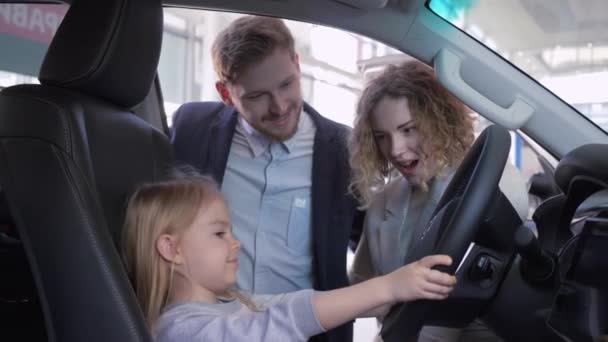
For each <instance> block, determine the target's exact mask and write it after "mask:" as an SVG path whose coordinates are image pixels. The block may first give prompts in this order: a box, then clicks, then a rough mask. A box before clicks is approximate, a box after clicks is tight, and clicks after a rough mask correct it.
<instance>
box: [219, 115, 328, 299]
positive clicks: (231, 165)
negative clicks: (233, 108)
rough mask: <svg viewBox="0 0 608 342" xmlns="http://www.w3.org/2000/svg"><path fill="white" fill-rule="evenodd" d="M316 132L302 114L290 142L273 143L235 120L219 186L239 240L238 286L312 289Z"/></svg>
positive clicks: (264, 291)
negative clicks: (313, 157)
mask: <svg viewBox="0 0 608 342" xmlns="http://www.w3.org/2000/svg"><path fill="white" fill-rule="evenodd" d="M315 132H316V128H315V126H314V123H313V122H312V120H311V119H310V117H309V116H308V114H306V113H305V112H304V111H302V112H301V113H300V119H299V122H298V128H297V131H296V133H295V134H294V136H293V137H291V138H290V139H288V140H286V141H283V142H276V141H272V140H270V139H269V138H267V137H265V136H263V135H262V134H260V133H259V132H257V131H256V130H255V129H254V128H253V127H251V126H250V125H249V124H248V123H247V122H246V121H245V120H244V119H242V118H241V117H239V121H238V123H237V125H236V131H235V134H234V137H233V138H232V145H231V148H230V155H229V156H228V164H227V166H226V172H225V174H224V181H223V183H222V193H223V194H224V195H225V196H226V200H227V201H228V206H229V208H230V215H231V219H232V225H233V231H234V234H235V236H236V237H237V238H238V239H239V240H240V241H241V253H240V255H239V270H238V272H237V286H238V288H240V289H242V290H244V291H247V292H250V293H255V294H275V293H284V292H291V291H295V290H299V289H306V288H312V285H313V276H312V229H311V185H312V156H313V145H314V137H315Z"/></svg>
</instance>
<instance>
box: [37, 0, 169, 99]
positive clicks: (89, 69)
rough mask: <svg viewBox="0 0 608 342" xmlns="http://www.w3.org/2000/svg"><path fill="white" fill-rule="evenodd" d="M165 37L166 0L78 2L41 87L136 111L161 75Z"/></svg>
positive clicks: (59, 32)
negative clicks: (157, 74) (57, 89)
mask: <svg viewBox="0 0 608 342" xmlns="http://www.w3.org/2000/svg"><path fill="white" fill-rule="evenodd" d="M162 32H163V9H162V4H161V0H75V1H73V3H72V5H71V6H70V9H69V10H68V12H67V13H66V16H65V18H64V20H63V22H62V23H61V25H60V26H59V28H58V30H57V33H56V35H55V37H54V39H53V41H52V42H51V44H50V46H49V49H48V51H47V53H46V56H45V58H44V61H43V63H42V66H41V69H40V74H39V79H40V83H41V84H45V85H52V86H60V87H64V88H69V89H74V90H77V91H80V92H83V93H85V94H88V95H91V96H94V97H101V98H104V99H106V100H107V101H110V102H112V103H114V104H116V105H118V106H122V107H126V108H130V107H133V106H134V105H136V104H138V103H140V102H141V101H142V100H143V99H144V97H145V96H146V95H147V94H148V92H149V90H150V87H151V85H152V82H153V80H154V77H155V75H156V69H157V66H158V60H159V57H160V48H161V41H162Z"/></svg>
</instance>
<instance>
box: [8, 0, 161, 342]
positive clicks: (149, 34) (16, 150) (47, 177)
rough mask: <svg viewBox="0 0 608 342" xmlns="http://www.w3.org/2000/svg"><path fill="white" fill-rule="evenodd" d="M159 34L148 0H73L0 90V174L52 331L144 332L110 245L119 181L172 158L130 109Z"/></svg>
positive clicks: (57, 334)
mask: <svg viewBox="0 0 608 342" xmlns="http://www.w3.org/2000/svg"><path fill="white" fill-rule="evenodd" d="M161 37H162V7H161V4H160V2H159V1H158V0H81V1H78V0H76V1H74V3H73V5H72V7H71V8H70V10H69V11H68V14H67V15H66V19H65V21H64V22H63V23H62V25H61V27H60V28H59V30H58V32H57V35H56V37H55V40H54V41H53V43H52V44H51V47H50V49H49V51H48V53H47V56H46V59H45V62H44V64H43V67H42V70H41V74H40V80H41V83H42V84H41V85H21V86H15V87H10V88H6V89H4V90H3V91H2V92H0V186H1V187H2V189H3V190H4V191H5V194H6V198H7V202H8V204H9V208H10V210H11V213H12V216H13V218H14V221H15V223H16V225H17V230H18V232H19V235H20V237H21V240H22V242H23V245H24V248H25V251H26V255H27V258H28V261H29V263H30V266H31V268H32V273H33V277H34V280H35V282H36V286H37V288H38V294H39V297H40V302H41V305H42V310H43V313H44V316H45V322H46V330H47V334H48V336H49V340H51V341H61V342H64V341H65V342H71V341H74V342H76V341H78V342H82V341H87V342H92V341H104V342H105V341H149V340H150V334H149V331H148V327H147V326H146V325H145V323H144V320H143V315H142V314H141V312H140V309H139V306H138V305H137V301H136V298H135V296H134V293H133V291H132V288H131V286H130V284H129V282H128V278H127V275H126V274H125V272H124V269H123V266H122V263H121V261H120V257H119V254H118V251H117V249H116V246H117V245H118V242H119V241H118V238H119V236H120V228H121V225H122V221H123V216H124V205H125V200H126V197H127V195H128V193H129V192H130V191H131V190H132V189H133V188H134V186H135V185H137V184H138V183H140V182H143V181H151V180H157V179H160V178H163V177H164V175H165V174H166V171H167V170H168V166H169V165H170V163H171V162H172V153H171V146H170V144H169V141H168V139H167V137H166V136H165V135H164V134H163V133H162V132H160V131H158V130H157V129H155V128H153V127H152V126H151V125H149V124H148V123H147V122H145V121H143V120H141V119H140V118H138V117H136V116H135V115H133V114H132V113H131V112H130V111H129V108H130V107H131V106H133V105H134V104H137V103H138V102H140V101H141V100H142V99H143V98H144V97H145V95H146V94H147V92H148V91H149V89H150V86H151V84H152V80H153V78H154V75H155V73H156V67H157V62H158V58H159V55H160V42H161Z"/></svg>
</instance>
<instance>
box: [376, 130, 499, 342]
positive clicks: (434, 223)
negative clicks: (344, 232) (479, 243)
mask: <svg viewBox="0 0 608 342" xmlns="http://www.w3.org/2000/svg"><path fill="white" fill-rule="evenodd" d="M510 146H511V137H510V135H509V132H508V131H507V130H506V129H505V128H503V127H500V126H497V125H492V126H489V127H487V128H486V129H485V130H484V131H483V132H482V133H481V135H479V137H478V138H477V140H476V141H475V143H474V144H473V146H472V147H471V149H470V150H469V151H468V152H467V154H466V156H465V158H464V160H463V161H462V163H461V164H460V166H459V167H458V169H457V170H456V173H455V174H454V176H453V178H452V180H451V181H450V183H449V185H448V186H447V188H446V190H445V192H444V193H443V196H442V197H441V199H440V201H439V204H438V205H437V209H435V212H434V213H433V216H432V218H431V219H430V220H429V223H428V224H427V226H426V227H425V228H424V231H423V233H422V234H421V237H420V238H419V239H418V241H415V242H414V243H413V244H412V246H414V248H412V250H411V251H410V252H409V253H408V255H407V257H406V261H405V264H408V263H410V262H413V261H416V260H419V259H420V258H422V257H424V256H427V255H432V254H447V255H449V256H451V257H452V261H453V262H452V265H450V266H438V267H436V269H438V270H440V271H443V272H447V273H450V274H454V273H455V271H456V269H457V267H458V265H459V264H460V262H461V261H462V259H463V257H464V255H465V254H466V252H467V250H468V249H469V245H470V244H471V242H473V240H474V238H475V236H476V235H477V233H478V230H479V226H480V225H481V223H482V221H483V219H484V217H485V215H486V212H487V210H488V209H489V207H490V204H491V202H492V198H493V197H494V196H495V194H496V192H497V191H498V182H499V180H500V178H501V175H502V173H503V170H504V167H505V163H506V161H507V158H508V156H509V149H510ZM438 225H440V226H441V227H438ZM432 229H436V231H437V232H440V233H439V234H433V233H432V232H431V231H432ZM437 229H438V230H437ZM441 232H442V233H441ZM433 235H435V236H433ZM437 236H439V238H438V239H437V240H436V239H435V238H436V237H437ZM431 304H432V303H431V302H430V301H424V300H420V301H415V302H408V303H401V304H397V305H394V306H393V307H392V308H391V310H390V312H389V313H388V315H387V316H386V317H385V319H384V321H383V324H382V331H381V334H382V339H383V340H384V341H385V342H395V341H404V340H407V338H410V337H414V336H416V335H417V334H418V332H419V331H420V329H421V328H422V326H423V325H424V320H425V316H426V313H427V312H428V310H429V309H430V305H431Z"/></svg>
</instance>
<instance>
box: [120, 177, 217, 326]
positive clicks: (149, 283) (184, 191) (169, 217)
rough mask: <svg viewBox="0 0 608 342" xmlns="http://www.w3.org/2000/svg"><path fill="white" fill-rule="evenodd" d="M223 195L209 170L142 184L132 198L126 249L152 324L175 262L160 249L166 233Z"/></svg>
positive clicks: (177, 231) (178, 231) (185, 223)
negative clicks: (205, 173) (206, 173)
mask: <svg viewBox="0 0 608 342" xmlns="http://www.w3.org/2000/svg"><path fill="white" fill-rule="evenodd" d="M217 198H222V197H221V194H220V192H219V190H218V187H217V184H216V183H215V181H213V179H211V178H210V177H206V176H195V175H192V176H180V177H179V178H175V179H170V180H166V181H162V182H157V183H149V184H143V185H141V186H140V187H139V188H137V190H136V191H135V193H133V195H132V196H131V198H130V199H129V202H128V204H127V212H126V218H125V224H124V229H123V239H122V242H123V255H124V259H125V263H126V266H127V271H128V273H129V275H130V277H131V280H132V281H133V285H134V287H135V292H136V294H137V298H138V300H139V302H140V305H141V306H142V310H143V312H144V315H145V317H146V321H147V322H148V324H150V325H151V326H152V325H153V324H154V322H156V320H157V319H158V317H159V315H160V312H161V309H162V307H163V306H164V305H165V303H166V302H167V296H168V294H169V289H170V283H171V278H172V276H173V275H172V274H171V273H172V266H173V265H172V264H171V263H169V262H168V261H166V260H164V259H163V258H162V257H161V255H160V254H159V253H158V251H157V249H156V241H157V239H158V238H159V237H160V236H161V235H162V234H181V233H183V232H184V231H185V230H186V229H187V228H188V227H190V226H191V225H192V223H193V222H194V220H195V218H196V217H197V215H198V213H199V212H200V208H201V206H203V205H207V204H208V203H210V202H211V201H212V200H214V199H217Z"/></svg>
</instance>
